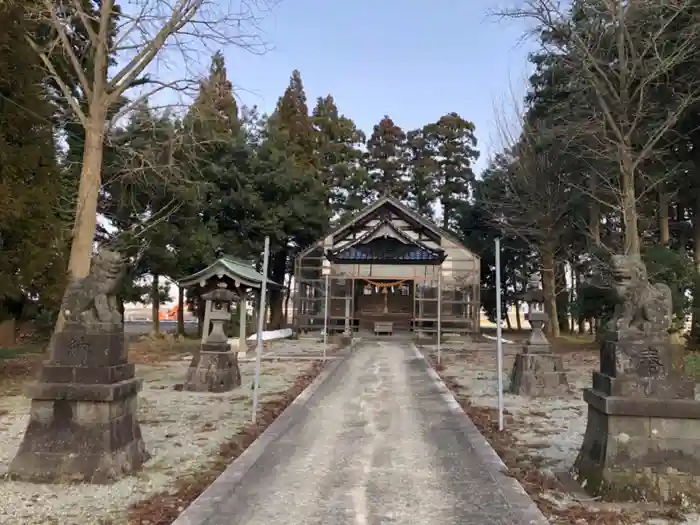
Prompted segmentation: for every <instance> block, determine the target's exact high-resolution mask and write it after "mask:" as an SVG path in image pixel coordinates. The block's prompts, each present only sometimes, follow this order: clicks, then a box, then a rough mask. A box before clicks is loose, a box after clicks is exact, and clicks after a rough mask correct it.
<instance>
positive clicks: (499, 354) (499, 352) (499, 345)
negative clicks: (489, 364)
mask: <svg viewBox="0 0 700 525" xmlns="http://www.w3.org/2000/svg"><path fill="white" fill-rule="evenodd" d="M501 322H502V319H501V239H499V238H498V237H496V323H497V324H496V366H497V367H498V430H503V338H502V336H501Z"/></svg>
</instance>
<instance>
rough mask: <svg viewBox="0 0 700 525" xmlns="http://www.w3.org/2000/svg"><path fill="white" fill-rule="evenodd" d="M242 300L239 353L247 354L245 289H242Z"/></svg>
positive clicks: (239, 307)
mask: <svg viewBox="0 0 700 525" xmlns="http://www.w3.org/2000/svg"><path fill="white" fill-rule="evenodd" d="M240 290H241V291H240V298H239V299H238V352H239V353H243V354H245V353H246V352H247V351H248V345H247V343H246V333H247V332H246V320H247V317H248V316H247V315H246V314H247V312H246V300H245V293H244V291H243V287H242V286H241V288H240Z"/></svg>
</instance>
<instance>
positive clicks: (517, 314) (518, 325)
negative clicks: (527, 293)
mask: <svg viewBox="0 0 700 525" xmlns="http://www.w3.org/2000/svg"><path fill="white" fill-rule="evenodd" d="M515 326H516V328H517V330H518V331H520V330H522V329H523V325H522V322H521V321H520V301H515Z"/></svg>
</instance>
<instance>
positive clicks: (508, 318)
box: [502, 308, 513, 330]
mask: <svg viewBox="0 0 700 525" xmlns="http://www.w3.org/2000/svg"><path fill="white" fill-rule="evenodd" d="M502 313H503V314H504V319H505V321H506V329H507V330H512V329H513V325H511V324H510V315H508V308H506V309H505V311H504V312H502Z"/></svg>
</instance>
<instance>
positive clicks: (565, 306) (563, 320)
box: [554, 261, 570, 333]
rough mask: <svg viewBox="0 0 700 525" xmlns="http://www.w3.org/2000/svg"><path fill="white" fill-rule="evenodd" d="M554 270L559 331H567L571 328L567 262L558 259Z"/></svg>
mask: <svg viewBox="0 0 700 525" xmlns="http://www.w3.org/2000/svg"><path fill="white" fill-rule="evenodd" d="M555 270H556V271H555V272H554V285H555V287H556V288H555V293H556V296H557V299H556V300H557V316H558V320H559V331H560V332H564V333H567V332H569V331H570V328H569V293H568V290H567V288H566V263H565V262H564V261H558V262H557V263H556V268H555Z"/></svg>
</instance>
